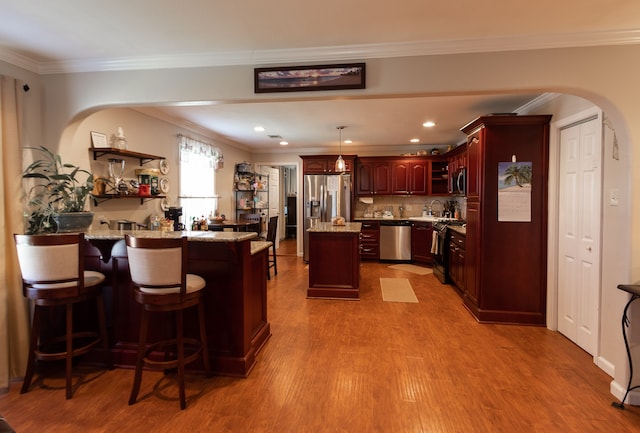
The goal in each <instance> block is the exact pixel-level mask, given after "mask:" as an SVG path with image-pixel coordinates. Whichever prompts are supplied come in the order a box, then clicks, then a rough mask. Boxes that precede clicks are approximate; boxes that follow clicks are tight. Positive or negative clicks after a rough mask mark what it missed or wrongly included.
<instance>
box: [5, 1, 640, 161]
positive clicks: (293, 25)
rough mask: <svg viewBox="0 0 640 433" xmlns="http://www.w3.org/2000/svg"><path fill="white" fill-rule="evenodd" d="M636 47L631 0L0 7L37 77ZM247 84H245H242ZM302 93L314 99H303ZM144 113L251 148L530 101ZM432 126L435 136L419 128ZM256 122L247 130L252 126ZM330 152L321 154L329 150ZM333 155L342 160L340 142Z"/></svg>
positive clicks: (438, 138) (395, 133)
mask: <svg viewBox="0 0 640 433" xmlns="http://www.w3.org/2000/svg"><path fill="white" fill-rule="evenodd" d="M638 42H640V2H639V1H637V0H562V1H560V2H559V1H557V0H536V1H535V2H531V1H529V0H509V1H504V0H490V1H484V2H478V1H477V0H474V1H472V0H457V1H453V2H443V1H435V0H396V1H392V2H390V1H388V0H369V1H364V0H359V1H355V0H324V1H323V2H321V3H317V2H301V1H299V0H277V1H272V2H265V1H263V0H243V1H220V0H182V1H175V0H173V1H172V0H153V1H151V0H135V1H131V0H128V1H124V0H110V1H108V2H107V1H105V2H88V1H86V0H56V1H55V2H54V1H50V0H29V1H23V2H16V1H15V0H12V1H9V0H0V60H3V61H6V62H8V63H12V64H14V65H16V66H20V67H23V68H26V69H29V70H32V71H34V72H37V73H40V74H49V73H58V72H83V71H101V70H102V71H110V70H119V69H148V68H165V67H190V66H215V65H254V66H264V65H277V64H287V63H288V64H292V63H293V64H303V65H304V64H323V63H324V64H326V63H349V62H352V61H354V59H366V58H383V57H393V56H410V55H426V54H443V53H461V52H481V51H502V50H512V49H536V48H553V47H567V46H591V45H604V44H627V43H638ZM252 84H253V83H251V85H252ZM309 93H314V95H313V97H314V99H311V98H310V97H309V98H307V97H306V96H305V95H307V94H309ZM319 93H320V92H301V93H300V95H301V96H300V98H296V101H290V102H260V103H238V104H216V105H203V106H195V107H189V106H186V107H185V106H181V107H177V106H172V107H149V108H145V109H144V110H143V111H145V112H147V113H149V114H152V115H155V116H157V117H160V118H164V119H171V120H172V121H176V122H178V123H182V124H184V125H186V126H191V127H195V128H196V129H200V130H206V131H211V132H212V133H213V134H217V135H219V136H221V137H223V138H224V139H225V140H226V141H232V142H237V143H242V145H243V146H244V147H246V148H247V149H249V150H251V151H255V152H260V151H278V150H284V149H282V148H281V147H280V146H279V145H278V141H279V139H275V138H270V137H268V135H279V136H281V137H282V138H283V139H285V140H287V141H288V142H289V143H290V144H289V146H287V147H286V150H287V151H297V152H298V151H302V149H307V150H314V151H322V150H323V149H324V150H325V151H326V150H327V146H329V147H331V146H333V147H334V148H336V147H337V141H338V140H337V137H338V135H337V132H336V130H335V127H336V126H337V125H346V126H347V129H345V131H344V132H343V138H345V139H346V138H349V139H352V140H353V141H354V144H353V145H349V146H352V148H353V150H354V152H355V151H357V149H358V148H360V147H367V148H372V146H381V147H384V146H387V147H388V146H390V145H402V146H403V147H404V146H405V145H408V144H409V139H410V138H414V137H416V138H420V140H421V144H423V145H424V146H425V147H428V146H430V145H446V144H454V143H457V142H459V141H460V140H461V139H462V138H463V136H462V134H461V133H460V132H459V128H460V127H461V126H462V125H463V124H464V123H466V122H467V121H469V120H471V119H473V118H474V117H477V116H478V115H482V114H488V113H494V112H511V111H514V110H517V109H518V108H519V107H521V106H522V105H523V104H525V103H527V102H528V101H531V100H532V99H534V98H536V97H537V96H538V95H530V94H528V95H483V96H456V97H453V96H447V97H412V98H395V99H394V98H384V99H382V98H376V97H375V96H371V97H368V98H365V99H336V98H335V92H334V93H333V94H332V93H331V91H327V92H324V93H326V95H327V97H326V99H320V100H318V99H317V98H318V94H319ZM425 120H435V121H436V122H437V124H438V125H437V126H436V128H433V129H430V130H425V129H424V128H422V126H421V124H422V122H424V121H425ZM256 125H262V126H264V127H266V131H265V132H263V133H256V132H255V131H253V127H254V126H256ZM333 150H335V149H333ZM343 153H349V148H348V147H346V146H345V147H343Z"/></svg>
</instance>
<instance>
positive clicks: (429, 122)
mask: <svg viewBox="0 0 640 433" xmlns="http://www.w3.org/2000/svg"><path fill="white" fill-rule="evenodd" d="M422 126H424V127H425V128H433V127H434V126H436V122H432V121H431V120H429V121H426V122H424V123H423V124H422Z"/></svg>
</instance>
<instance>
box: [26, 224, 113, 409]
mask: <svg viewBox="0 0 640 433" xmlns="http://www.w3.org/2000/svg"><path fill="white" fill-rule="evenodd" d="M14 239H15V243H16V249H17V252H18V262H19V264H20V271H21V273H22V290H23V294H24V296H25V297H26V298H28V299H30V300H32V301H33V303H34V309H33V324H32V326H31V337H30V343H29V357H28V361H27V370H26V373H25V376H24V381H23V383H22V389H21V390H20V393H21V394H24V393H25V392H27V391H29V386H30V385H31V379H32V378H33V374H34V372H35V369H36V361H57V360H62V359H64V360H65V361H66V398H67V400H68V399H70V398H71V396H72V394H73V390H72V386H71V373H72V359H73V358H74V357H76V356H79V355H83V354H85V353H88V352H89V351H90V350H91V349H92V348H93V347H94V346H95V345H97V344H98V343H99V342H100V341H102V344H103V348H104V351H105V361H106V364H107V366H108V367H109V368H111V356H110V353H109V341H108V337H107V325H106V320H105V310H104V300H103V297H102V283H103V282H104V279H105V276H104V275H103V274H101V273H100V272H95V271H86V270H84V234H82V233H69V234H53V235H17V234H16V235H14ZM92 299H95V301H96V307H97V312H98V327H99V332H90V331H77V330H76V331H75V332H74V330H73V325H74V323H73V306H74V305H75V304H78V303H80V302H84V301H87V300H92ZM59 306H64V307H65V314H66V321H65V322H66V323H65V334H64V335H61V336H56V337H52V338H47V339H43V338H41V335H40V334H41V331H42V330H43V329H45V328H46V327H49V326H50V325H49V324H43V323H42V317H41V316H42V312H43V311H42V310H43V309H44V308H50V307H59ZM74 342H75V343H76V347H75V348H74ZM56 343H64V347H65V349H64V350H62V351H60V350H59V348H58V347H56V346H55V344H56ZM56 350H57V351H56Z"/></svg>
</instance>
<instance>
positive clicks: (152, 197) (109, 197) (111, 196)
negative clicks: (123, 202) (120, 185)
mask: <svg viewBox="0 0 640 433" xmlns="http://www.w3.org/2000/svg"><path fill="white" fill-rule="evenodd" d="M166 197H167V196H166V195H136V194H102V195H94V196H92V198H93V205H94V206H98V204H100V203H103V202H105V201H108V200H112V199H122V198H137V199H140V204H144V202H145V201H149V200H155V199H157V198H166Z"/></svg>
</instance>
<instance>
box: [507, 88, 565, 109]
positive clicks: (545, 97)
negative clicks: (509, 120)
mask: <svg viewBox="0 0 640 433" xmlns="http://www.w3.org/2000/svg"><path fill="white" fill-rule="evenodd" d="M559 96H560V93H552V92H547V93H543V94H542V95H540V96H538V97H537V98H535V99H532V100H531V101H529V102H527V103H526V104H524V105H522V106H520V107H518V108H517V109H516V110H514V111H515V112H516V113H518V114H527V113H531V112H532V111H534V110H535V109H536V108H538V107H541V106H543V105H544V104H547V103H549V102H551V101H552V100H554V99H556V98H558V97H559Z"/></svg>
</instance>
